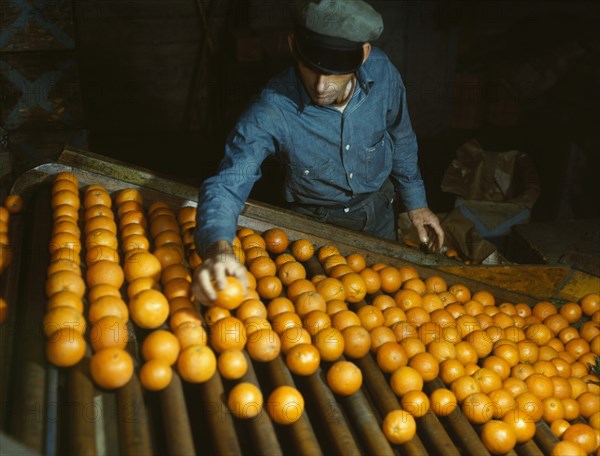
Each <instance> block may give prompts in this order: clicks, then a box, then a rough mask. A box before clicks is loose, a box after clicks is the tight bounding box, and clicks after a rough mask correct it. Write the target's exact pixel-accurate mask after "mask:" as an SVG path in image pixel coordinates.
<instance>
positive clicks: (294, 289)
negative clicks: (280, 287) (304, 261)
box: [285, 279, 317, 301]
mask: <svg viewBox="0 0 600 456" xmlns="http://www.w3.org/2000/svg"><path fill="white" fill-rule="evenodd" d="M306 291H312V292H315V291H317V287H316V286H315V284H314V283H312V282H311V281H310V280H308V279H297V280H294V281H293V282H292V283H290V284H289V285H288V286H287V288H286V290H285V294H286V296H287V297H288V299H290V300H291V301H296V298H297V297H298V296H300V295H301V294H302V293H304V292H306Z"/></svg>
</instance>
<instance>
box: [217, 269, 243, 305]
mask: <svg viewBox="0 0 600 456" xmlns="http://www.w3.org/2000/svg"><path fill="white" fill-rule="evenodd" d="M225 279H226V283H225V287H224V288H223V289H217V290H216V292H217V297H216V298H215V299H214V300H213V302H212V304H213V306H219V307H223V308H224V309H228V310H233V309H236V308H237V307H238V306H239V305H240V304H241V303H242V301H243V300H244V298H245V296H244V287H243V285H242V282H240V280H239V279H238V278H236V277H233V276H226V278H225Z"/></svg>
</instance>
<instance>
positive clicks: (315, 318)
mask: <svg viewBox="0 0 600 456" xmlns="http://www.w3.org/2000/svg"><path fill="white" fill-rule="evenodd" d="M330 326H331V317H330V316H329V314H328V313H327V312H324V311H322V310H313V311H311V312H309V313H307V314H306V315H305V316H304V317H303V318H302V327H304V328H305V329H306V330H307V331H308V332H309V333H310V335H311V336H314V335H315V334H316V333H318V332H319V331H320V330H322V329H324V328H329V327H330Z"/></svg>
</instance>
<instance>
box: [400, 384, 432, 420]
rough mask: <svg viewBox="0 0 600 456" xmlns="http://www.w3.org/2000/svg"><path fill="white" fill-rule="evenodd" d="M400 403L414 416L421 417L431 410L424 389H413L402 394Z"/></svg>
mask: <svg viewBox="0 0 600 456" xmlns="http://www.w3.org/2000/svg"><path fill="white" fill-rule="evenodd" d="M400 405H401V406H402V408H403V409H404V410H406V411H407V412H408V413H410V414H411V415H412V416H414V417H417V418H419V417H422V416H423V415H425V414H426V413H427V412H428V411H429V408H430V405H431V404H430V401H429V397H428V396H427V394H425V393H424V392H423V391H417V390H412V391H408V392H407V393H406V394H404V395H403V396H402V398H401V399H400Z"/></svg>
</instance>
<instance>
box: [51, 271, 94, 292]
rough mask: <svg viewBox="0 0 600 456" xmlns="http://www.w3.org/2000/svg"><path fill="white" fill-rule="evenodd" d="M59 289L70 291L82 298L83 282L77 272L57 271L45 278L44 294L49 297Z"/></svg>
mask: <svg viewBox="0 0 600 456" xmlns="http://www.w3.org/2000/svg"><path fill="white" fill-rule="evenodd" d="M59 291H70V292H72V293H75V294H76V295H77V296H79V297H80V298H83V295H84V294H85V282H84V281H83V279H82V278H81V276H80V275H79V274H78V273H77V272H73V271H72V270H63V271H57V272H55V273H53V274H51V275H50V276H48V278H47V279H46V296H47V297H50V296H52V295H53V294H54V293H58V292H59Z"/></svg>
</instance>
